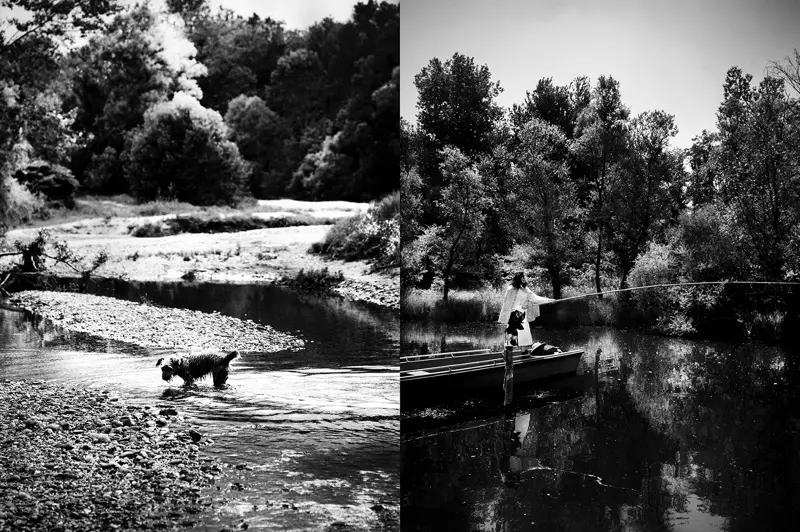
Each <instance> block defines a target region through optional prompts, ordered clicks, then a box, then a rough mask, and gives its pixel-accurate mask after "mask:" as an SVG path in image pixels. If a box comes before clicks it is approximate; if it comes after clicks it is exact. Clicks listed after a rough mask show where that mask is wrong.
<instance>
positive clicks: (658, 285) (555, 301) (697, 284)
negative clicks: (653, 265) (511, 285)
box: [541, 281, 800, 305]
mask: <svg viewBox="0 0 800 532" xmlns="http://www.w3.org/2000/svg"><path fill="white" fill-rule="evenodd" d="M712 284H721V285H726V284H750V285H753V284H777V285H800V282H794V281H698V282H692V283H663V284H651V285H647V286H631V287H628V288H618V289H616V290H604V291H602V292H594V293H591V294H581V295H579V296H570V297H562V298H561V299H556V300H554V301H550V302H549V303H541V304H542V305H551V304H553V303H561V302H562V301H569V300H570V299H580V298H582V297H591V296H599V295H603V294H615V293H617V292H630V291H633V290H644V289H645V288H669V287H674V286H700V285H712Z"/></svg>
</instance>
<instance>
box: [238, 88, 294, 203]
mask: <svg viewBox="0 0 800 532" xmlns="http://www.w3.org/2000/svg"><path fill="white" fill-rule="evenodd" d="M225 123H226V124H227V125H228V128H229V130H230V138H231V140H232V141H233V142H235V143H236V145H237V146H238V147H239V152H240V153H241V154H242V157H244V158H245V159H247V160H248V161H250V162H251V163H253V171H252V174H251V176H250V183H249V188H250V191H251V192H252V194H253V195H254V196H255V197H257V198H268V197H272V196H280V195H281V194H283V193H285V183H284V182H283V181H282V179H281V177H280V176H281V174H283V173H284V172H285V171H286V164H287V163H286V158H285V156H284V153H283V139H284V138H285V137H286V135H287V134H288V130H287V128H286V125H285V124H284V122H283V119H281V117H280V116H278V114H277V113H275V112H274V111H272V110H271V109H270V108H269V107H267V104H266V103H265V102H264V100H262V99H261V98H259V97H258V96H250V97H248V96H245V95H244V94H242V95H240V96H238V97H236V98H234V99H233V100H231V101H230V103H229V104H228V112H227V113H226V114H225Z"/></svg>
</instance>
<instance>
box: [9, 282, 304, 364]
mask: <svg viewBox="0 0 800 532" xmlns="http://www.w3.org/2000/svg"><path fill="white" fill-rule="evenodd" d="M7 303H10V304H12V305H14V306H16V307H19V308H21V309H22V310H24V311H28V312H31V313H32V314H35V315H37V316H41V317H42V318H45V319H48V320H50V321H51V322H52V323H53V324H54V325H56V326H59V327H62V328H64V329H66V330H69V331H73V332H80V333H87V334H91V335H94V336H98V337H101V338H106V339H110V340H115V341H119V342H125V343H129V344H134V345H138V346H141V347H145V348H173V349H180V350H219V351H232V350H234V349H236V350H241V351H260V352H266V353H269V352H274V351H282V350H287V349H288V350H296V349H301V348H302V347H303V345H304V342H303V340H301V339H299V338H296V337H294V336H292V335H290V334H286V333H283V332H279V331H276V330H275V329H273V328H272V327H270V326H268V325H261V324H257V323H255V322H252V321H249V320H240V319H238V318H233V317H231V316H225V315H222V314H219V313H211V314H210V313H206V312H200V311H194V310H186V309H179V308H168V307H159V306H154V305H148V304H145V303H134V302H131V301H126V300H123V299H117V298H113V297H108V296H96V295H90V294H82V293H77V292H53V291H45V290H26V291H22V292H17V293H14V294H11V296H10V297H9V298H8V299H7Z"/></svg>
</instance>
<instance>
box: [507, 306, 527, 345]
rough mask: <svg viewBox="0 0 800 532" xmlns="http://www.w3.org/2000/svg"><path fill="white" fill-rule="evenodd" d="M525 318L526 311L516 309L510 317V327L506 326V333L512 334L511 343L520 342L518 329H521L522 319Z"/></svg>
mask: <svg viewBox="0 0 800 532" xmlns="http://www.w3.org/2000/svg"><path fill="white" fill-rule="evenodd" d="M524 319H525V313H524V312H522V311H520V310H514V311H512V312H511V315H510V316H509V317H508V327H506V334H510V335H511V338H509V345H517V344H518V343H519V339H518V338H519V336H518V334H517V331H521V330H522V329H523V327H522V320H524Z"/></svg>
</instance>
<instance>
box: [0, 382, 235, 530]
mask: <svg viewBox="0 0 800 532" xmlns="http://www.w3.org/2000/svg"><path fill="white" fill-rule="evenodd" d="M0 419H2V420H3V423H0V530H17V531H29V530H31V531H32V530H49V531H53V532H58V531H68V530H81V531H84V530H89V531H91V530H159V529H160V530H171V529H182V528H187V527H192V526H194V525H195V524H197V523H200V522H201V521H202V518H201V515H202V513H203V512H206V511H209V508H208V507H209V506H210V505H211V504H212V503H211V501H210V500H207V499H203V498H202V497H201V496H200V492H201V489H202V488H203V487H205V486H208V485H209V484H212V483H213V482H214V479H215V478H216V476H217V475H218V474H219V473H220V472H221V470H222V467H223V466H222V464H220V463H219V462H217V461H215V460H214V459H211V458H206V457H202V456H201V455H200V452H199V451H200V448H201V447H202V446H204V445H207V444H210V443H211V442H210V440H207V439H205V438H204V437H203V435H202V434H200V433H199V432H197V431H196V430H194V429H192V428H191V427H189V426H187V424H186V422H185V421H184V420H183V418H182V416H180V415H179V414H178V412H177V411H176V410H175V409H174V408H171V407H170V408H161V409H158V408H153V407H148V406H134V405H125V404H122V402H121V401H120V400H119V398H117V397H114V396H113V395H112V394H111V393H110V392H109V391H108V390H87V389H82V388H64V387H63V386H59V385H53V384H47V383H44V382H26V381H22V382H16V381H8V380H0Z"/></svg>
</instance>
